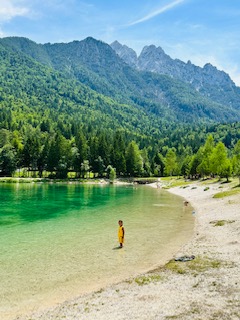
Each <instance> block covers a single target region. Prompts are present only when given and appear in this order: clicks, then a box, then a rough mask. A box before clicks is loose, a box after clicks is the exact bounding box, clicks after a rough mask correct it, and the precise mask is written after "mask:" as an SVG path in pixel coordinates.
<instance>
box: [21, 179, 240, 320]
mask: <svg viewBox="0 0 240 320" xmlns="http://www.w3.org/2000/svg"><path fill="white" fill-rule="evenodd" d="M153 186H154V187H156V185H153ZM208 187H209V189H208V190H206V185H203V184H201V183H195V184H191V185H189V186H188V187H185V188H183V187H175V188H171V189H170V190H169V191H170V192H172V193H174V194H176V195H179V196H182V197H183V206H184V205H185V204H184V199H185V200H187V201H188V202H189V205H190V204H191V205H192V207H193V208H194V211H193V213H192V214H193V215H194V217H195V220H196V221H195V231H194V236H193V237H192V239H191V240H190V241H189V242H188V243H187V244H186V245H184V246H183V247H182V248H181V249H180V250H179V251H178V252H176V254H175V256H174V257H173V260H172V261H171V262H170V263H168V264H167V265H166V266H161V265H160V266H159V268H157V269H155V270H152V271H150V272H148V273H146V274H144V275H139V277H137V278H134V279H128V280H126V281H124V282H121V283H118V284H114V285H111V286H108V287H106V288H103V289H102V290H100V291H98V292H94V293H91V294H87V295H84V296H81V297H78V298H76V299H74V300H71V301H66V302H64V303H62V304H60V305H58V306H55V307H53V308H51V309H48V310H45V311H44V312H41V313H36V314H32V315H30V316H28V317H26V316H25V317H18V318H17V319H29V320H30V319H32V320H33V319H34V320H37V319H42V320H43V319H44V320H50V319H54V320H55V319H67V320H73V319H84V320H88V319H91V320H92V319H97V320H103V319H104V320H108V319H109V320H110V319H111V320H112V319H114V320H117V319H119V320H120V319H121V320H123V319H128V320H129V319H146V320H150V319H159V320H160V319H198V320H200V319H202V320H206V319H229V320H230V319H231V320H234V319H240V195H239V194H238V195H234V196H230V197H224V198H221V199H215V198H213V195H214V194H215V193H217V192H219V191H222V190H224V189H227V188H228V186H227V185H225V186H224V185H223V184H222V185H220V184H219V183H214V184H209V185H208ZM219 187H221V189H219ZM186 255H187V256H191V255H194V256H195V259H194V260H192V261H188V262H175V261H174V258H178V257H181V256H186Z"/></svg>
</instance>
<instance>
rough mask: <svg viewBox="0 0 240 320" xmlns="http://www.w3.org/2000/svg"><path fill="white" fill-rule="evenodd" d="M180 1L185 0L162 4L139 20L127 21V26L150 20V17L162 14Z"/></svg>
mask: <svg viewBox="0 0 240 320" xmlns="http://www.w3.org/2000/svg"><path fill="white" fill-rule="evenodd" d="M182 2H185V0H175V1H173V2H171V3H169V4H167V5H165V6H163V7H161V8H158V9H156V10H155V11H153V12H151V13H149V14H147V15H146V16H145V17H143V18H141V19H139V20H136V21H134V22H131V23H129V24H128V26H134V25H136V24H139V23H142V22H145V21H147V20H150V19H152V18H154V17H156V16H158V15H160V14H162V13H164V12H166V11H168V10H170V9H172V8H174V7H176V6H177V5H179V4H180V3H182Z"/></svg>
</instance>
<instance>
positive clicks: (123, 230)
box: [122, 227, 124, 238]
mask: <svg viewBox="0 0 240 320" xmlns="http://www.w3.org/2000/svg"><path fill="white" fill-rule="evenodd" d="M122 231H123V238H124V228H123V227H122Z"/></svg>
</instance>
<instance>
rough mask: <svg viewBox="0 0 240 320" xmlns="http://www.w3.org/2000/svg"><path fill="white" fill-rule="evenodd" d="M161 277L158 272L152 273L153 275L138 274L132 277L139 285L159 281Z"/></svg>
mask: <svg viewBox="0 0 240 320" xmlns="http://www.w3.org/2000/svg"><path fill="white" fill-rule="evenodd" d="M162 279H163V278H162V276H160V275H159V274H154V275H145V276H140V277H137V278H135V279H134V281H135V282H136V283H137V284H138V285H139V286H143V285H145V284H149V283H151V282H158V281H161V280H162Z"/></svg>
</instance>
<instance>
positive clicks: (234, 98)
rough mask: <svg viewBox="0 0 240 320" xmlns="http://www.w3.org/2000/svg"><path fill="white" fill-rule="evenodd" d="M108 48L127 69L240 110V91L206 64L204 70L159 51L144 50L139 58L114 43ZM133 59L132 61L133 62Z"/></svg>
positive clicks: (159, 48) (228, 79)
mask: <svg viewBox="0 0 240 320" xmlns="http://www.w3.org/2000/svg"><path fill="white" fill-rule="evenodd" d="M111 47H112V48H113V49H114V50H115V51H116V53H117V54H118V55H119V56H120V57H121V58H122V59H123V60H124V62H126V63H127V64H128V65H130V66H132V67H134V68H136V69H138V70H143V71H150V72H154V73H157V74H162V75H168V76H170V77H171V78H173V79H177V80H180V81H182V82H184V83H188V84H190V85H191V86H192V87H193V88H194V89H195V90H196V91H197V92H199V93H201V94H202V95H203V96H205V97H207V98H210V99H211V100H212V101H215V102H217V103H221V104H225V105H228V106H233V107H234V108H236V109H239V108H240V102H239V101H240V100H239V98H240V88H239V87H236V85H235V84H234V82H233V81H232V80H231V78H230V77H229V75H228V74H227V73H225V72H223V71H219V70H218V69H217V68H216V67H214V66H212V65H211V64H210V63H207V64H206V65H205V66H204V67H203V68H201V67H198V66H195V65H194V64H192V63H191V62H190V61H188V62H187V63H184V62H183V61H181V60H179V59H172V58H171V57H170V56H169V55H167V54H166V53H165V52H164V50H163V49H162V48H161V47H156V46H154V45H150V46H145V47H144V48H143V50H142V52H141V53H140V55H139V57H137V55H136V54H135V55H134V53H135V52H134V50H133V49H130V48H128V47H127V46H125V45H121V44H120V43H119V42H117V41H115V42H113V43H112V44H111ZM133 57H134V59H133Z"/></svg>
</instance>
